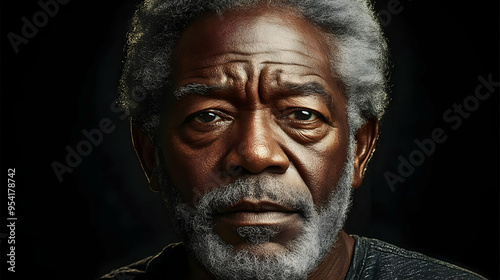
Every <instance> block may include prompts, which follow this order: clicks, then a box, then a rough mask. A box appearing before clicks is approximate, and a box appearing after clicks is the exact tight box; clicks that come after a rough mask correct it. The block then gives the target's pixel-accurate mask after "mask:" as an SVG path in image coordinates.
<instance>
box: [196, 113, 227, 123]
mask: <svg viewBox="0 0 500 280" xmlns="http://www.w3.org/2000/svg"><path fill="white" fill-rule="evenodd" d="M220 119H221V117H220V116H219V115H217V114H216V113H213V112H201V113H198V114H197V115H195V116H194V120H196V121H198V122H201V123H214V122H216V121H219V120H220Z"/></svg>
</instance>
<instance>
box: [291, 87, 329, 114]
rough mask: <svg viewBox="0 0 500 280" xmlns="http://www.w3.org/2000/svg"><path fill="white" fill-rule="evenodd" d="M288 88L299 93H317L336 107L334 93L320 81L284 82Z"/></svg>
mask: <svg viewBox="0 0 500 280" xmlns="http://www.w3.org/2000/svg"><path fill="white" fill-rule="evenodd" d="M283 86H284V88H285V89H286V90H288V91H291V92H293V93H295V94H297V95H316V96H319V97H321V98H322V99H323V100H324V101H325V102H326V104H327V105H328V107H329V108H331V109H334V107H335V106H334V102H333V96H332V94H331V93H330V92H329V91H328V90H327V89H326V88H325V87H323V86H322V85H321V84H320V83H318V82H310V83H305V84H295V83H290V82H285V83H283Z"/></svg>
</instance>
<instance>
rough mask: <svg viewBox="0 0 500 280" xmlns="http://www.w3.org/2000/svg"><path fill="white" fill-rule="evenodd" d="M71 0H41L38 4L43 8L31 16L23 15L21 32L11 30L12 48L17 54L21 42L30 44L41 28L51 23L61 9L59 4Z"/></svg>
mask: <svg viewBox="0 0 500 280" xmlns="http://www.w3.org/2000/svg"><path fill="white" fill-rule="evenodd" d="M69 1H70V0H47V1H44V0H40V1H38V6H39V7H40V9H41V10H38V11H36V12H35V13H34V14H33V15H32V16H31V17H30V18H27V17H25V16H24V17H22V18H21V22H22V23H23V25H22V27H21V32H18V33H14V32H9V33H8V34H7V38H8V39H9V42H10V45H11V46H12V49H13V50H14V52H15V53H16V54H17V53H19V46H20V45H21V44H25V45H26V44H28V43H29V41H30V40H31V39H33V38H35V36H36V35H37V34H38V31H39V29H40V28H43V27H45V26H46V25H47V24H48V23H49V19H50V18H53V17H55V16H56V15H57V14H58V13H59V10H60V6H59V5H66V4H68V3H69Z"/></svg>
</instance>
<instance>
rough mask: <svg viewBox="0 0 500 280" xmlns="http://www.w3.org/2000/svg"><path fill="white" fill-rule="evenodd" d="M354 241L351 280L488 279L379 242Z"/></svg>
mask: <svg viewBox="0 0 500 280" xmlns="http://www.w3.org/2000/svg"><path fill="white" fill-rule="evenodd" d="M354 238H355V239H356V243H355V246H354V255H353V259H352V262H351V267H350V269H349V273H348V278H347V279H371V278H373V279H485V278H483V277H481V276H480V275H478V274H475V273H473V272H471V271H468V270H466V269H463V268H461V267H458V266H456V265H453V264H450V263H447V262H443V261H440V260H437V259H434V258H431V257H428V256H425V255H423V254H420V253H417V252H413V251H409V250H405V249H402V248H399V247H396V246H394V245H392V244H389V243H386V242H383V241H380V240H377V239H371V238H365V237H359V236H354Z"/></svg>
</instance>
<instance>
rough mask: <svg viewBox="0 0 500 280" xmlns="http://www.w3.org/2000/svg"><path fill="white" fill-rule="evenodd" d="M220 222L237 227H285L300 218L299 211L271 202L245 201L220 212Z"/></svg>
mask: <svg viewBox="0 0 500 280" xmlns="http://www.w3.org/2000/svg"><path fill="white" fill-rule="evenodd" d="M218 218H219V221H220V222H222V223H224V224H228V225H232V226H236V227H241V226H252V225H260V226H264V225H284V224H287V223H291V222H293V221H296V220H297V219H299V218H300V215H299V211H297V210H295V209H293V208H291V207H289V206H285V205H280V204H277V203H273V202H269V201H252V200H247V199H243V200H240V201H239V202H238V203H236V204H234V205H232V206H229V207H225V208H222V209H220V210H219V215H218Z"/></svg>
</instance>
